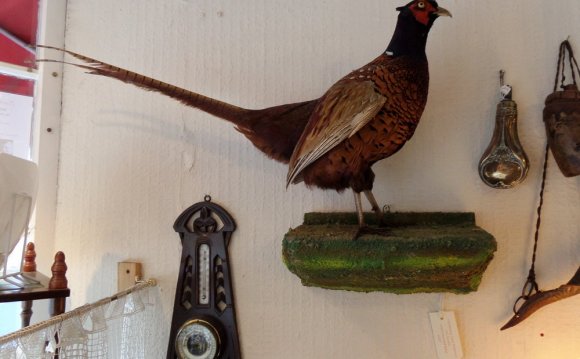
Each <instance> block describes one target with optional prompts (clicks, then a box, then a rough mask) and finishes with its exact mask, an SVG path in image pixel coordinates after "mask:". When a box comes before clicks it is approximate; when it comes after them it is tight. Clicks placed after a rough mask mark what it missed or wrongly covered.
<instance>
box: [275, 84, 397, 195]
mask: <svg viewBox="0 0 580 359" xmlns="http://www.w3.org/2000/svg"><path fill="white" fill-rule="evenodd" d="M385 101H386V97H384V96H382V95H381V94H380V93H378V91H377V90H376V88H375V84H374V83H373V82H372V81H340V82H338V83H336V84H335V85H333V86H332V87H331V88H330V89H329V90H328V91H327V92H326V94H325V95H324V96H323V97H322V98H321V99H320V102H319V103H318V105H317V106H316V108H315V110H314V112H313V114H312V116H311V117H310V119H309V121H308V124H307V125H306V128H305V130H304V133H303V134H302V136H301V137H300V140H299V141H298V144H297V145H296V148H295V149H294V152H293V153H292V157H291V158H290V165H289V170H288V176H287V178H286V186H288V185H289V184H290V183H293V182H297V181H298V178H299V177H298V176H299V175H300V173H301V172H302V171H303V170H304V169H305V168H306V167H308V166H309V165H310V164H312V163H313V162H314V161H316V160H317V159H319V158H320V157H321V156H323V155H324V154H325V153H327V152H328V151H330V150H331V149H332V148H334V147H335V146H337V145H338V144H339V143H341V142H342V141H344V140H345V139H347V138H349V137H350V136H352V135H354V134H355V133H356V132H357V131H358V130H360V129H361V128H362V127H364V126H365V125H366V124H367V123H368V122H369V121H370V120H371V119H373V117H375V115H376V114H377V113H378V112H379V111H380V109H381V108H382V107H383V105H384V104H385Z"/></svg>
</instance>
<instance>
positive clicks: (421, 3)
mask: <svg viewBox="0 0 580 359" xmlns="http://www.w3.org/2000/svg"><path fill="white" fill-rule="evenodd" d="M417 7H418V8H419V9H424V8H425V3H424V2H423V1H419V2H418V3H417Z"/></svg>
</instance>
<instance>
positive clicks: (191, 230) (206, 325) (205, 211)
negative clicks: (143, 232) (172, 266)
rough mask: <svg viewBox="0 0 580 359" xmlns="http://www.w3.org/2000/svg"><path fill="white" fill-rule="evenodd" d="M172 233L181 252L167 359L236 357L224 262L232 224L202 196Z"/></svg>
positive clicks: (230, 292) (228, 277)
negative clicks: (200, 200) (177, 238)
mask: <svg viewBox="0 0 580 359" xmlns="http://www.w3.org/2000/svg"><path fill="white" fill-rule="evenodd" d="M173 228H174V229H175V231H176V232H178V233H179V236H180V238H181V243H182V246H183V249H182V253H181V266H180V268H179V279H178V281H177V288H176V290H175V303H174V306H173V319H172V322H171V333H170V337H169V345H168V350H167V358H168V359H175V358H179V359H238V358H241V356H240V345H239V340H238V331H237V326H236V313H235V308H234V295H233V289H232V281H231V273H230V265H229V261H228V245H229V243H230V238H231V236H232V233H233V231H234V230H235V229H236V224H235V223H234V220H233V219H232V217H231V216H230V215H229V214H228V213H227V212H226V211H225V210H224V209H223V208H222V207H220V206H218V205H216V204H215V203H212V202H211V197H210V196H206V197H205V200H204V201H203V202H199V203H196V204H194V205H193V206H191V207H189V208H188V209H186V210H185V211H184V212H183V213H182V214H181V215H180V216H179V217H178V218H177V220H176V221H175V224H174V226H173Z"/></svg>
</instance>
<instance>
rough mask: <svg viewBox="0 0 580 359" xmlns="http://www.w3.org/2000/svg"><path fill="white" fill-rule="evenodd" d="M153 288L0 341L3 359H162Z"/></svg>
mask: <svg viewBox="0 0 580 359" xmlns="http://www.w3.org/2000/svg"><path fill="white" fill-rule="evenodd" d="M158 302H159V301H158V290H157V287H156V286H155V285H154V284H153V283H144V284H140V285H137V286H135V287H133V288H131V289H129V290H127V291H125V292H122V293H119V294H117V295H115V296H113V297H110V298H105V299H103V300H101V301H99V302H96V303H94V304H89V305H85V306H83V307H80V308H77V309H75V310H73V311H71V312H68V313H65V314H62V315H60V316H57V317H54V318H52V319H49V320H47V321H46V322H42V323H39V324H36V325H34V326H31V327H28V328H25V329H22V330H20V331H18V332H15V333H12V334H9V335H7V336H4V337H1V338H0V359H32V358H34V359H37V358H38V359H41V358H42V359H45V358H55V357H57V358H59V359H65V358H66V359H68V358H91V359H92V358H94V359H101V358H103V359H104V358H115V359H116V358H155V359H157V358H163V357H164V356H165V349H166V348H165V346H166V345H165V344H166V342H165V337H164V335H163V333H162V326H160V325H159V323H163V314H162V313H161V308H160V306H159V305H158Z"/></svg>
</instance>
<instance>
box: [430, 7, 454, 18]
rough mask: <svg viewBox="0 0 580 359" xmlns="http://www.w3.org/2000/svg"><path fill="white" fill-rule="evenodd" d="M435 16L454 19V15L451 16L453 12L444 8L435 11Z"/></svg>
mask: <svg viewBox="0 0 580 359" xmlns="http://www.w3.org/2000/svg"><path fill="white" fill-rule="evenodd" d="M433 14H435V15H437V16H439V17H441V16H449V17H453V15H451V12H449V10H447V9H444V8H442V7H438V8H437V11H435V12H434V13H433Z"/></svg>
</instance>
